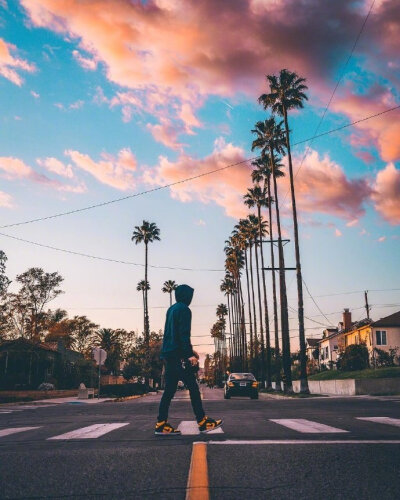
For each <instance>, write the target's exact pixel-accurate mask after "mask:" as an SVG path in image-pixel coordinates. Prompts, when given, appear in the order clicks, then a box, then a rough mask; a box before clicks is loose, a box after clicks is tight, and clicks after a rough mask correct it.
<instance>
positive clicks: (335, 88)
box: [282, 0, 375, 205]
mask: <svg viewBox="0 0 400 500" xmlns="http://www.w3.org/2000/svg"><path fill="white" fill-rule="evenodd" d="M374 4H375V0H373V2H372V4H371V6H370V8H369V10H368V13H367V16H366V17H365V19H364V22H363V24H362V26H361V28H360V30H359V32H358V35H357V37H356V39H355V41H354V44H353V47H352V48H351V51H350V54H349V56H348V58H347V60H346V63H345V65H344V66H343V70H342V72H341V74H340V77H339V79H338V80H337V82H336V85H335V87H334V89H333V92H332V94H331V96H330V98H329V101H328V104H327V105H326V106H325V109H324V112H323V113H322V116H321V118H320V120H319V122H318V125H317V128H316V129H315V132H314V136H313V137H312V138H311V140H310V143H309V144H308V145H307V147H306V150H305V152H304V155H303V158H302V160H301V162H300V166H299V168H298V169H297V171H296V173H295V175H294V178H295V179H296V177H297V175H298V173H299V172H300V170H301V168H302V166H303V163H304V160H305V159H306V157H307V154H308V151H309V149H310V148H311V144H312V142H313V140H314V139H315V138H316V137H317V133H318V130H319V128H320V126H321V125H322V122H323V121H324V118H325V115H326V113H327V111H328V109H329V106H330V105H331V102H332V100H333V97H334V95H335V94H336V91H337V89H338V87H339V85H340V82H341V81H342V79H343V77H344V75H345V73H346V69H347V66H348V64H349V62H350V60H351V58H352V57H353V53H354V51H355V49H356V47H357V44H358V41H359V40H360V38H361V35H362V32H363V31H364V28H365V25H366V24H367V21H368V19H369V16H370V14H371V12H372V9H373V7H374ZM288 193H289V189H288V190H287V191H286V194H285V196H284V197H283V200H282V205H283V204H284V203H285V200H286V197H287V195H288Z"/></svg>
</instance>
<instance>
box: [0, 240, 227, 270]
mask: <svg viewBox="0 0 400 500" xmlns="http://www.w3.org/2000/svg"><path fill="white" fill-rule="evenodd" d="M0 236H4V237H6V238H11V239H13V240H17V241H22V242H23V243H29V244H30V245H35V246H38V247H42V248H47V249H49V250H56V251H57V252H63V253H68V254H71V255H78V256H80V257H86V258H88V259H95V260H101V261H106V262H114V263H116V264H126V265H129V266H140V267H144V264H140V263H137V262H130V261H126V260H119V259H110V258H108V257H99V256H98V255H90V254H87V253H81V252H75V251H74V250H66V249H65V248H58V247H53V246H51V245H45V244H43V243H38V242H37V241H31V240H25V239H24V238H18V237H17V236H11V235H10V234H5V233H0ZM148 267H152V268H154V269H171V270H175V271H202V272H204V271H210V272H222V271H223V269H195V268H188V267H172V266H155V265H152V264H148Z"/></svg>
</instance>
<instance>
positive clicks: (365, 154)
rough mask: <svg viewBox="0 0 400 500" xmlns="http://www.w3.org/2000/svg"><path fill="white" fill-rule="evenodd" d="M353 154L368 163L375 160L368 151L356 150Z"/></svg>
mask: <svg viewBox="0 0 400 500" xmlns="http://www.w3.org/2000/svg"><path fill="white" fill-rule="evenodd" d="M355 155H356V156H357V157H358V158H360V159H361V160H363V161H364V162H365V163H368V164H369V163H372V162H374V161H375V157H374V155H373V154H371V153H370V152H369V151H356V153H355Z"/></svg>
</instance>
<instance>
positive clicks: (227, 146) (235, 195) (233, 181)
mask: <svg viewBox="0 0 400 500" xmlns="http://www.w3.org/2000/svg"><path fill="white" fill-rule="evenodd" d="M244 158H245V154H244V150H243V149H242V148H240V147H238V146H234V145H233V144H231V143H226V142H225V141H224V140H223V139H222V138H219V139H217V140H216V141H215V143H214V149H213V151H212V153H211V154H210V155H208V156H206V157H205V158H202V159H198V158H194V157H192V156H189V155H187V154H184V153H182V154H181V155H180V156H179V158H178V160H177V161H175V162H173V161H170V160H168V159H167V158H166V157H164V156H160V158H159V162H158V165H157V166H156V167H155V168H153V169H149V170H147V171H145V173H144V179H143V180H144V181H145V182H148V183H150V184H157V185H163V184H169V183H171V182H177V181H179V180H181V179H184V178H186V177H192V176H196V175H201V174H204V173H205V172H208V171H210V170H216V169H218V168H222V167H226V166H227V165H230V164H232V163H237V162H241V161H243V160H244ZM249 183H250V169H249V167H248V166H247V165H246V164H241V165H238V166H237V167H232V168H230V169H229V171H227V170H222V171H220V172H217V173H214V174H212V175H207V176H204V177H200V178H198V179H196V180H193V181H191V182H190V183H184V184H179V185H177V186H173V187H171V188H170V189H171V194H172V197H173V198H175V199H178V200H180V201H182V202H190V201H193V200H198V201H201V202H202V203H216V204H217V205H219V206H221V207H223V208H224V210H225V213H226V214H227V215H228V216H231V217H236V218H239V217H244V216H245V215H246V214H247V213H248V210H247V208H246V207H245V206H244V205H243V198H242V197H243V194H244V193H245V192H246V188H247V186H248V185H249Z"/></svg>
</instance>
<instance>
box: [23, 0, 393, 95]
mask: <svg viewBox="0 0 400 500" xmlns="http://www.w3.org/2000/svg"><path fill="white" fill-rule="evenodd" d="M21 3H22V5H23V6H24V7H25V9H26V12H27V14H28V16H29V18H30V20H31V22H32V23H33V24H34V25H36V26H41V27H46V28H49V29H52V30H54V31H56V32H59V33H60V34H62V35H63V36H65V35H67V36H68V37H70V38H73V39H76V40H78V42H79V47H80V49H82V50H84V51H85V52H86V53H87V54H90V55H91V57H93V59H94V60H96V61H102V62H103V64H104V68H105V71H106V75H107V78H108V79H109V80H110V81H112V82H114V83H117V84H119V85H121V86H123V87H126V88H129V89H143V88H147V87H148V86H149V82H151V85H152V86H154V87H156V88H157V89H161V90H162V91H170V92H171V93H173V95H174V96H175V97H178V98H179V99H183V100H184V101H186V102H192V101H191V99H190V98H189V94H190V95H193V93H194V92H196V93H197V94H199V95H202V96H205V95H210V94H213V95H219V96H231V95H233V94H234V93H236V92H245V93H250V94H251V95H254V94H255V93H256V92H258V91H259V90H260V89H261V87H262V86H263V85H264V81H263V75H264V74H265V72H266V71H268V72H274V71H277V70H278V69H280V68H282V67H290V68H294V69H295V70H297V71H298V72H300V73H303V74H307V75H308V76H309V78H310V79H311V80H312V81H313V82H314V83H315V84H316V83H318V84H319V85H321V86H322V87H324V88H326V84H325V83H324V82H323V81H324V79H325V78H326V75H327V74H332V73H333V71H332V70H334V69H335V68H336V67H337V66H338V65H339V64H342V61H343V54H346V53H347V52H348V47H349V46H351V44H352V42H353V41H354V36H355V32H354V26H360V25H361V23H362V21H363V19H364V18H365V12H364V9H361V8H357V9H355V8H350V7H349V5H348V1H347V0H337V1H336V2H334V4H333V3H331V2H320V1H317V0H311V2H309V4H308V8H307V10H306V11H305V10H303V11H301V12H299V10H298V2H297V1H296V0H280V1H274V2H262V1H257V0H247V1H245V0H240V1H238V0H232V1H231V2H229V3H226V2H215V0H202V1H201V2H198V1H196V0H187V1H186V2H185V8H182V2H181V1H180V0H149V1H146V2H132V1H130V0H114V1H113V2H112V8H110V2H109V1H108V0H91V1H90V2H86V3H85V8H84V9H82V5H81V1H80V0H67V1H63V2H54V0H21ZM380 10H382V11H384V13H383V14H382V16H381V17H379V18H377V19H378V21H379V19H380V20H381V23H386V17H387V12H388V11H389V9H388V8H386V3H385V4H383V5H382V6H381V7H380ZM105 12H106V13H107V15H105ZM385 16H386V17H385ZM374 22H375V23H376V20H375V19H374ZM378 24H379V23H378ZM304 33H307V36H304ZM299 40H301V41H302V42H301V43H299ZM380 40H381V36H378V35H377V36H376V37H375V39H374V40H373V41H372V42H371V43H377V44H379V43H380ZM363 50H365V49H364V48H363ZM368 52H370V51H368ZM373 55H374V54H373ZM373 55H371V57H373ZM313 86H314V85H313Z"/></svg>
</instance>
